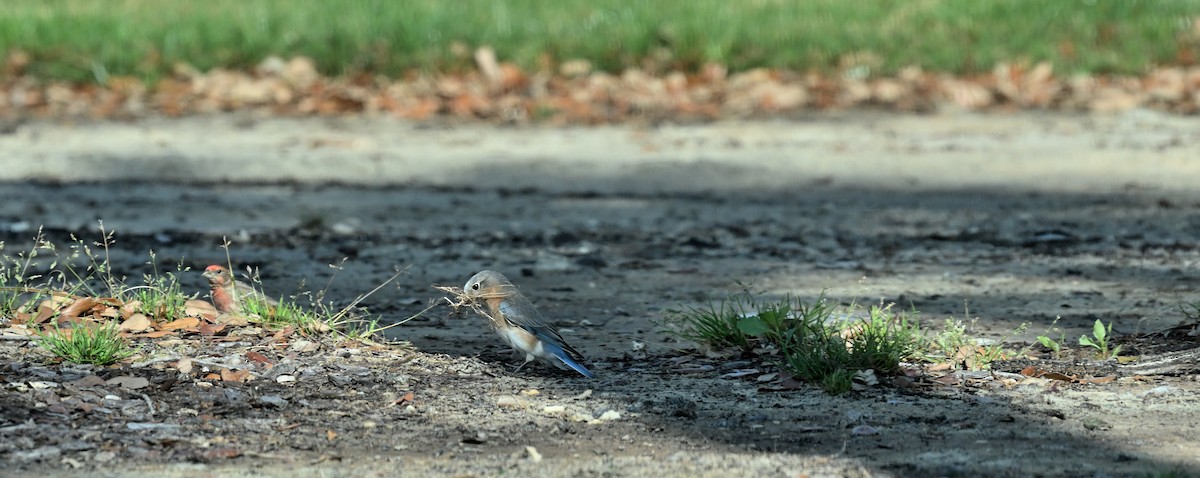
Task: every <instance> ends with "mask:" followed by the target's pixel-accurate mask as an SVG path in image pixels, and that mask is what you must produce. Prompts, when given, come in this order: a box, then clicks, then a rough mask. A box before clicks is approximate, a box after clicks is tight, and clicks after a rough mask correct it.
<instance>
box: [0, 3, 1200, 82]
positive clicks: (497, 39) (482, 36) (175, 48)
mask: <svg viewBox="0 0 1200 478" xmlns="http://www.w3.org/2000/svg"><path fill="white" fill-rule="evenodd" d="M1197 16H1200V4H1197V3H1196V2H1194V1H1189V0H1159V1H1155V2H1146V1H1097V2H1065V1H1057V2H1056V1H1049V2H1048V1H1044V0H979V1H967V2H964V1H954V0H932V1H923V2H911V1H908V2H895V1H886V0H866V1H858V2H847V1H844V0H779V1H747V2H729V1H728V0H691V1H687V2H627V1H620V0H563V1H558V2H540V1H536V0H463V1H455V2H445V1H439V0H410V1H405V2H388V1H379V0H364V1H359V2H352V3H341V2H294V1H287V0H261V1H257V2H243V1H238V0H208V1H205V2H195V1H176V2H165V3H164V2H156V1H150V0H111V1H104V2H97V1H93V0H6V1H5V2H4V8H3V9H0V32H3V33H2V34H0V52H10V51H23V52H26V53H27V54H28V56H29V57H30V58H29V61H28V64H27V67H26V69H27V70H28V71H29V72H30V73H32V74H34V75H35V76H38V77H41V78H47V79H62V80H68V81H80V82H96V83H100V84H104V83H106V82H107V81H109V79H110V78H113V77H118V76H130V77H136V78H143V79H147V80H153V79H156V78H164V77H168V76H170V74H171V69H172V67H173V66H174V65H175V64H176V63H180V62H184V63H189V64H191V65H194V66H196V67H198V68H200V69H201V70H208V69H211V68H216V67H224V68H240V69H251V68H253V67H254V66H255V65H256V64H257V63H258V62H260V61H262V59H263V58H265V57H267V56H270V55H278V56H283V57H290V56H307V57H310V58H312V59H314V60H315V62H316V64H317V65H318V67H319V68H320V70H321V71H322V72H324V73H326V74H333V75H352V74H358V73H368V74H384V75H389V76H393V77H400V76H403V75H405V74H407V73H409V72H411V71H413V70H439V71H458V70H463V69H467V68H473V63H472V62H473V60H472V55H471V51H472V50H473V49H474V48H475V47H479V46H483V45H490V46H492V47H494V48H495V50H496V52H497V53H498V56H499V57H500V59H501V60H505V61H513V62H515V63H517V64H519V65H521V66H522V67H524V68H525V69H526V70H527V71H536V70H538V69H543V68H546V66H547V65H548V64H549V66H551V67H553V65H554V64H555V63H559V62H562V61H565V60H571V59H584V60H587V61H589V62H590V63H591V64H593V65H595V66H596V67H597V68H599V69H602V70H606V71H609V72H615V71H620V70H623V69H626V68H631V67H637V68H654V67H658V68H674V69H682V70H685V71H686V70H692V71H694V70H696V69H698V68H699V67H700V66H701V65H703V64H705V63H710V62H711V63H719V64H723V65H727V66H728V67H729V68H730V69H731V70H733V71H744V70H747V69H751V68H758V67H771V68H784V69H790V70H793V71H801V72H804V71H813V70H818V71H821V70H834V69H848V70H854V71H855V72H858V71H865V72H866V73H867V74H870V75H875V74H894V73H895V72H897V71H899V69H901V68H904V67H907V66H918V67H921V68H924V69H926V70H933V71H939V72H949V73H959V74H972V73H982V72H987V71H990V70H991V69H992V68H993V67H994V66H995V65H996V64H997V63H998V62H1003V61H1028V62H1031V63H1037V62H1040V61H1048V62H1050V63H1052V64H1054V65H1055V67H1056V68H1057V71H1061V72H1064V73H1066V74H1074V73H1112V72H1116V73H1141V72H1144V71H1146V70H1147V69H1149V68H1150V67H1151V66H1153V65H1162V64H1174V63H1176V62H1177V61H1179V59H1180V58H1186V57H1187V55H1188V54H1189V52H1190V51H1192V50H1194V49H1196V48H1197V46H1198V44H1200V39H1197V38H1196V37H1197V36H1198V35H1197V34H1196V33H1195V32H1194V31H1193V29H1194V26H1193V22H1194V21H1195V18H1197ZM97 38H103V39H104V41H102V42H101V41H96V39H97ZM856 74H857V73H856Z"/></svg>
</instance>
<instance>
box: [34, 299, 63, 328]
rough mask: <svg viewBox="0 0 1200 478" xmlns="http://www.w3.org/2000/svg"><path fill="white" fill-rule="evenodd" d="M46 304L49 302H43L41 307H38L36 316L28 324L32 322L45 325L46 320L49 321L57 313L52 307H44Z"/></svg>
mask: <svg viewBox="0 0 1200 478" xmlns="http://www.w3.org/2000/svg"><path fill="white" fill-rule="evenodd" d="M46 302H49V301H44V302H42V305H39V306H38V309H37V311H38V313H37V315H35V316H33V320H32V321H30V322H33V323H35V324H42V323H45V322H46V321H47V320H50V317H53V316H54V315H55V314H57V313H58V310H57V309H55V308H54V307H52V306H49V305H46Z"/></svg>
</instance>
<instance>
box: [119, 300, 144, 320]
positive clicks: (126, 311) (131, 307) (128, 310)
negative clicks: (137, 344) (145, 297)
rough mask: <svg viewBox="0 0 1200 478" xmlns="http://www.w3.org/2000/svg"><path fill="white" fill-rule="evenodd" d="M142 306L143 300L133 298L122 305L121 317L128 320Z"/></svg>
mask: <svg viewBox="0 0 1200 478" xmlns="http://www.w3.org/2000/svg"><path fill="white" fill-rule="evenodd" d="M141 308H142V301H140V300H131V301H129V302H126V303H124V304H122V305H121V309H120V311H121V318H123V319H126V320H128V319H129V318H130V317H133V314H136V313H137V311H138V310H140V309H141Z"/></svg>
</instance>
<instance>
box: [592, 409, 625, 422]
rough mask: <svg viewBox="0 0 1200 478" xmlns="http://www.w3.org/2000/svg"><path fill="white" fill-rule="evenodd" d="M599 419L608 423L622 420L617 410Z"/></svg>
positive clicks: (602, 414) (602, 415) (603, 414)
mask: <svg viewBox="0 0 1200 478" xmlns="http://www.w3.org/2000/svg"><path fill="white" fill-rule="evenodd" d="M597 419H598V420H600V421H602V422H607V421H612V420H620V419H621V412H618V411H616V410H609V411H607V412H604V413H601V414H600V416H599V417H597Z"/></svg>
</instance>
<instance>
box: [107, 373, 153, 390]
mask: <svg viewBox="0 0 1200 478" xmlns="http://www.w3.org/2000/svg"><path fill="white" fill-rule="evenodd" d="M107 383H108V384H109V385H116V386H119V387H121V388H127V389H129V390H137V389H139V388H146V387H148V386H150V381H149V380H146V379H145V378H143V377H131V376H129V375H122V376H120V377H113V378H110V379H108V382H107Z"/></svg>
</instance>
